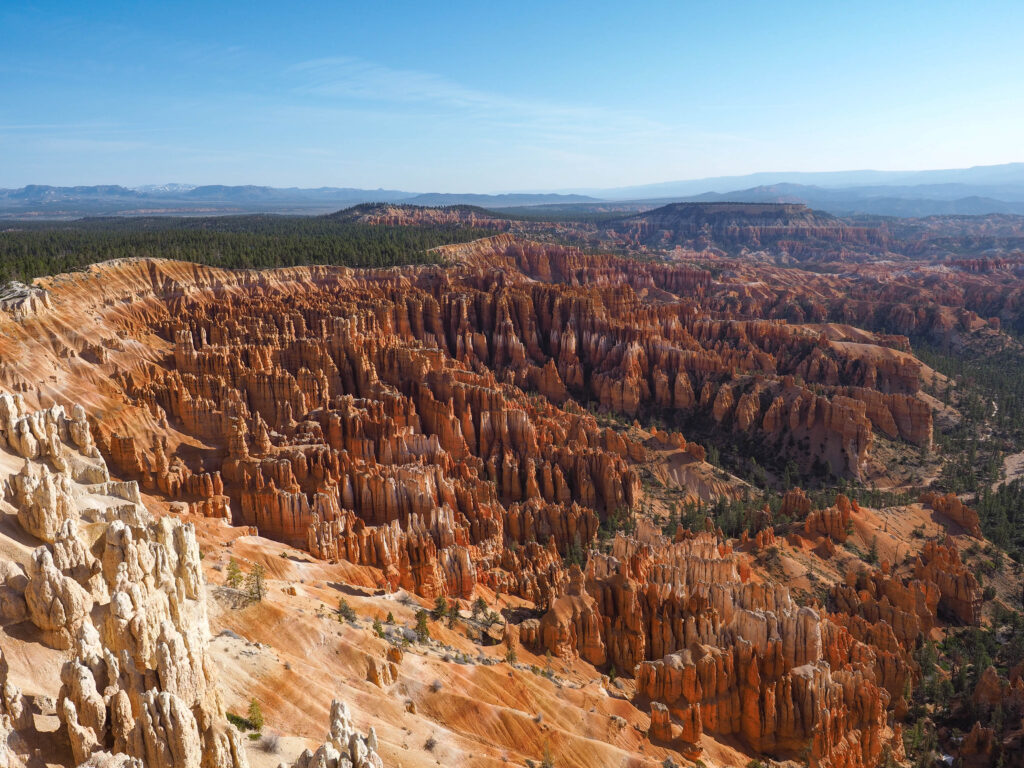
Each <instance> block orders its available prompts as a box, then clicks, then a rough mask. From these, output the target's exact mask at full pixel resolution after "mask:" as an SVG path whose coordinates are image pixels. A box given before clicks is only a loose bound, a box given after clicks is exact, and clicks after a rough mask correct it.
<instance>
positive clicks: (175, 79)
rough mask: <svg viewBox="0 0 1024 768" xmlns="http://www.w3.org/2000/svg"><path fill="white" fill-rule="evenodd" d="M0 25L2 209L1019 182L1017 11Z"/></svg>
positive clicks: (107, 15) (111, 14)
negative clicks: (56, 195) (931, 176)
mask: <svg viewBox="0 0 1024 768" xmlns="http://www.w3.org/2000/svg"><path fill="white" fill-rule="evenodd" d="M985 5H986V6H987V8H988V11H987V12H985V13H981V12H979V9H978V8H977V6H972V7H971V8H969V9H964V8H962V7H960V6H958V5H957V4H953V3H923V2H915V3H907V4H903V5H901V6H900V7H898V8H893V7H890V6H889V5H887V4H882V3H866V4H859V5H857V6H856V7H854V6H840V7H832V6H831V4H830V5H829V6H828V7H822V6H820V5H818V4H803V3H801V4H789V5H787V6H786V7H785V8H780V7H778V6H766V5H763V4H755V3H741V4H734V5H730V6H728V7H720V8H711V7H707V6H705V5H703V4H692V5H691V4H677V3H669V2H657V3H650V4H648V5H646V6H645V7H644V8H641V9H639V10H637V9H634V8H626V7H612V8H600V9H595V8H594V7H593V6H592V5H591V4H582V3H567V4H559V5H558V6H557V7H552V6H548V5H546V4H543V5H542V4H539V3H523V4H517V5H516V6H515V7H514V8H510V7H504V6H488V7H483V8H480V7H477V6H476V5H475V4H471V3H456V4H452V5H450V6H448V7H446V9H445V10H444V11H438V10H437V9H435V8H433V7H426V6H421V5H419V4H412V3H390V4H387V5H386V6H383V5H382V6H379V7H377V6H372V7H369V6H368V7H360V8H358V9H350V8H342V7H339V6H337V5H335V4H328V3H315V4H311V5H307V6H304V7H302V8H288V9H282V8H281V7H280V6H279V5H278V4H272V3H266V2H257V3H253V4H248V5H246V6H244V7H241V8H238V7H231V8H224V7H213V6H208V5H206V4H199V3H194V2H186V3H181V4H175V6H174V7H169V6H167V7H165V6H155V5H154V6H148V5H147V6H144V7H141V8H139V7H136V6H134V5H133V4H128V3H117V2H114V3H105V4H103V5H102V6H96V5H93V4H85V3H75V2H72V3H47V2H42V3H34V4H32V5H31V6H28V7H19V8H5V9H4V10H2V11H0V43H2V51H0V72H2V73H3V77H4V80H5V94H4V99H3V100H2V102H0V187H6V188H12V187H13V188H16V187H21V186H24V185H26V184H49V185H54V186H74V185H93V184H121V185H124V186H129V187H137V186H143V185H147V184H165V183H185V184H196V185H205V184H225V185H240V184H255V185H267V186H276V187H292V186H295V187H306V188H309V187H321V186H333V187H357V188H369V189H376V188H385V189H401V190H416V191H439V192H448V191H451V192H475V193H507V192H512V193H514V192H523V191H536V192H543V191H554V190H571V189H594V188H611V187H623V186H634V185H646V184H656V183H662V182H670V181H679V180H690V179H701V178H708V177H719V176H732V175H745V174H749V173H760V172H773V171H770V169H773V168H775V169H781V170H780V171H778V172H801V171H802V172H815V171H839V170H862V169H869V168H870V169H877V170H916V169H947V168H965V167H971V166H978V165H993V164H1002V163H1007V162H1013V161H1015V160H1017V159H1019V137H1020V136H1021V135H1024V103H1022V101H1024V100H1021V99H1020V98H1018V97H1015V96H1014V94H1015V93H1017V94H1019V92H1020V86H1021V83H1020V73H1021V71H1022V70H1024V49H1022V47H1021V46H1020V45H1019V41H1018V40H1017V39H1016V30H1018V29H1019V28H1020V26H1021V24H1022V23H1024V6H1021V5H1020V4H1016V3H1009V2H1005V3H997V2H993V3H987V4H985Z"/></svg>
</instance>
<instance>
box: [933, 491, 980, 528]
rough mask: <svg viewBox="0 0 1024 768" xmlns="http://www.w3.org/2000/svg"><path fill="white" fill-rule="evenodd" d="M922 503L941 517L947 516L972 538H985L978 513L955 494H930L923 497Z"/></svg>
mask: <svg viewBox="0 0 1024 768" xmlns="http://www.w3.org/2000/svg"><path fill="white" fill-rule="evenodd" d="M921 503H922V504H924V505H926V506H929V507H931V508H932V509H934V510H935V511H936V512H938V513H939V514H940V515H945V516H946V517H948V518H949V519H950V520H952V521H953V522H954V523H956V524H957V525H959V526H960V527H961V528H963V529H964V530H965V531H967V532H968V533H969V534H971V536H974V537H976V538H979V539H980V538H982V537H983V534H982V532H981V521H980V520H979V519H978V513H977V512H976V511H975V510H973V509H971V508H970V507H968V506H967V505H966V504H964V503H963V502H962V501H960V498H959V497H958V496H957V495H956V494H955V493H947V494H945V495H941V494H938V493H934V492H928V493H925V494H924V495H923V496H921Z"/></svg>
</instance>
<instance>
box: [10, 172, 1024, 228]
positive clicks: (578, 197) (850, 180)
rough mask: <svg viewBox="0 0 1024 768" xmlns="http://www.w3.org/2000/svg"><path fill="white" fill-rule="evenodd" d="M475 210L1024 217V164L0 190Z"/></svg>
mask: <svg viewBox="0 0 1024 768" xmlns="http://www.w3.org/2000/svg"><path fill="white" fill-rule="evenodd" d="M368 202H383V203H405V204H410V205H425V206H442V205H478V206H482V207H487V208H521V207H527V206H528V207H530V208H536V207H540V208H542V209H543V208H544V207H547V206H550V208H549V210H555V209H562V208H563V207H565V206H571V207H572V208H575V209H577V210H586V209H590V208H592V209H593V210H595V211H597V210H600V211H607V210H609V208H614V207H616V205H618V206H619V207H620V208H621V209H622V210H628V209H632V210H636V209H640V208H647V207H655V206H656V205H659V204H662V203H669V202H750V203H755V202H757V203H769V202H770V203H802V204H804V205H807V206H810V207H811V208H815V209H818V210H822V211H826V212H828V213H832V214H835V215H842V216H849V215H877V216H899V217H918V216H931V215H956V214H962V215H976V214H987V213H1005V214H1019V215H1024V163H1008V164H1005V165H991V166H977V167H974V168H961V169H950V170H934V171H836V172H831V171H830V172H821V173H800V172H782V173H755V174H750V175H747V176H721V177H715V178H707V179H696V180H691V181H673V182H664V183H659V184H646V185H643V186H634V187H616V188H610V189H580V190H565V191H563V192H560V193H530V192H526V193H515V194H499V195H484V194H472V193H437V192H430V193H417V192H407V191H402V190H397V189H357V188H352V187H318V188H315V189H300V188H298V187H287V188H281V187H266V186H251V185H250V186H224V185H206V186H192V185H189V184H160V185H147V186H142V187H136V188H128V187H122V186H116V185H97V186H77V187H51V186H44V185H30V186H26V187H21V188H20V189H0V218H4V219H24V218H76V217H81V216H115V215H116V216H141V215H189V214H197V213H214V214H230V213H256V212H266V213H308V214H313V213H325V212H329V211H334V210H338V209H341V208H347V207H350V206H353V205H358V204H360V203H368Z"/></svg>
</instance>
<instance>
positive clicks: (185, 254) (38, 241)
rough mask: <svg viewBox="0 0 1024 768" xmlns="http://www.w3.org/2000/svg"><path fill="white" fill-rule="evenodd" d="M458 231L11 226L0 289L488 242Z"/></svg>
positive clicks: (247, 220)
mask: <svg viewBox="0 0 1024 768" xmlns="http://www.w3.org/2000/svg"><path fill="white" fill-rule="evenodd" d="M489 234H492V233H491V232H488V231H485V230H481V229H473V228H466V227H459V226H455V225H452V226H433V227H424V226H417V227H388V226H375V225H369V224H362V223H359V222H355V221H351V220H349V219H348V218H347V217H337V216H313V217H308V216H271V215H253V216H219V217H206V218H184V219H173V218H158V217H151V218H132V219H128V218H97V219H80V220H76V221H70V222H52V221H51V222H28V223H22V222H18V223H17V224H10V225H8V226H6V227H5V228H4V229H2V230H0V283H3V282H7V281H10V280H21V281H23V282H28V281H30V280H32V278H34V277H39V276H41V275H52V274H57V273H60V272H69V271H73V270H75V269H80V268H82V267H85V266H88V265H89V264H93V263H96V262H100V261H107V260H108V259H120V258H129V257H153V258H166V259H180V260H182V261H192V262H198V263H200V264H209V265H211V266H218V267H227V268H264V267H291V266H301V265H305V264H337V265H344V266H350V267H390V266H396V265H403V264H425V263H435V262H436V261H437V258H436V256H434V255H433V254H431V253H429V250H430V249H431V248H434V247H436V246H438V245H446V244H449V243H460V242H466V241H468V240H474V239H476V238H479V237H486V236H487V235H489Z"/></svg>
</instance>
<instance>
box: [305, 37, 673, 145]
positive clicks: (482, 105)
mask: <svg viewBox="0 0 1024 768" xmlns="http://www.w3.org/2000/svg"><path fill="white" fill-rule="evenodd" d="M288 74H289V75H291V76H292V77H293V78H295V79H297V80H299V81H300V82H298V83H297V84H296V85H295V87H294V89H295V91H296V92H297V93H301V94H306V95H310V96H316V97H320V98H323V99H325V100H327V101H329V102H330V101H334V102H336V101H343V102H351V101H359V102H368V103H377V104H389V105H392V106H404V107H406V108H423V109H428V110H432V111H434V112H435V113H437V114H439V115H441V116H444V115H450V116H452V117H458V118H459V119H463V120H465V119H470V120H475V121H480V122H487V123H490V124H493V125H505V126H508V127H515V128H529V129H532V131H534V132H535V134H540V135H544V134H547V135H548V136H549V137H550V138H552V139H564V138H566V137H567V136H571V137H573V138H575V139H588V140H600V139H602V138H603V137H607V138H608V139H609V140H615V141H621V140H622V139H623V138H625V137H627V136H632V137H634V138H637V139H639V138H648V139H649V138H652V137H653V136H656V135H665V134H667V133H668V132H669V127H668V126H666V125H664V124H662V123H661V122H659V121H657V120H652V119H650V118H648V117H646V116H643V115H637V114H633V113H630V112H628V111H625V110H621V111H620V110H608V109H603V108H597V107H592V106H587V105H579V104H569V103H562V102H557V103H556V102H551V101H544V100H539V99H527V98H519V97H516V96H510V95H507V94H503V93H499V92H493V91H485V90H480V89H476V88H471V87H468V86H466V85H464V84H462V83H459V82H457V81H455V80H452V79H450V78H447V77H444V76H442V75H438V74H436V73H433V72H427V71H421V70H414V69H395V68H392V67H388V66H385V65H382V64H378V63H375V62H370V61H365V60H363V59H357V58H352V57H332V58H324V59H314V60H311V61H305V62H302V63H300V64H296V65H294V66H292V67H290V68H289V69H288Z"/></svg>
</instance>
